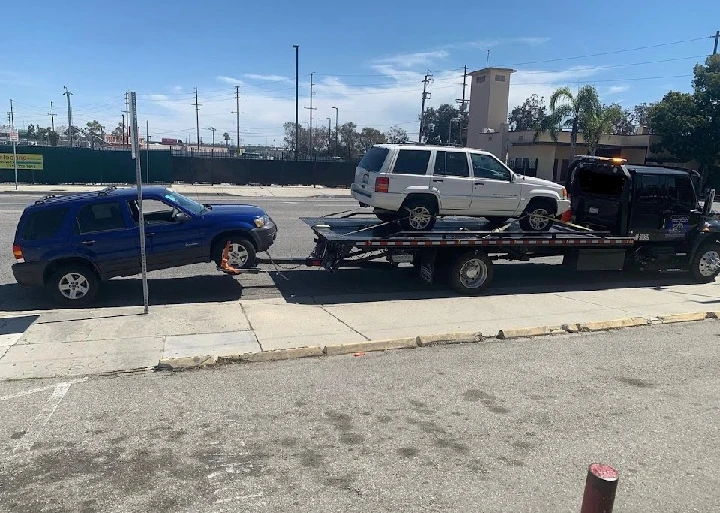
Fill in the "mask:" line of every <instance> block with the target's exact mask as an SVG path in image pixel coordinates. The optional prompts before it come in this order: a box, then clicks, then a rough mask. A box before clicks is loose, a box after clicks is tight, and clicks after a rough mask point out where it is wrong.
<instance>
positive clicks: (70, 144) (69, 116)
mask: <svg viewBox="0 0 720 513" xmlns="http://www.w3.org/2000/svg"><path fill="white" fill-rule="evenodd" d="M63 89H65V92H64V93H63V96H67V104H68V148H72V136H73V134H72V127H73V125H72V107H71V106H70V95H72V93H71V92H70V91H68V88H67V87H66V86H63Z"/></svg>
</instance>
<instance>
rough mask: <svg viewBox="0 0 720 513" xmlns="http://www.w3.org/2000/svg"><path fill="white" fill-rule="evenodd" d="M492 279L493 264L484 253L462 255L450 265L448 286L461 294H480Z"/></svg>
mask: <svg viewBox="0 0 720 513" xmlns="http://www.w3.org/2000/svg"><path fill="white" fill-rule="evenodd" d="M492 279H493V263H492V260H490V259H489V258H488V257H487V255H486V254H485V253H481V252H479V251H469V252H466V253H462V254H461V255H460V256H458V257H457V258H456V259H455V260H454V261H453V263H452V264H451V265H450V285H451V286H452V288H453V289H455V290H456V291H457V292H460V293H461V294H465V295H470V296H475V295H477V294H480V293H481V292H482V291H483V290H484V289H485V288H486V287H487V286H488V285H489V284H490V282H492Z"/></svg>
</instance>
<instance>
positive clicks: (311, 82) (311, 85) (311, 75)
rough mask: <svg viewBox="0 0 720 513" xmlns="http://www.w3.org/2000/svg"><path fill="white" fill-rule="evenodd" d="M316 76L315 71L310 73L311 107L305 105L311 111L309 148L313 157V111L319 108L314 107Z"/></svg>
mask: <svg viewBox="0 0 720 513" xmlns="http://www.w3.org/2000/svg"><path fill="white" fill-rule="evenodd" d="M314 76H315V72H312V73H310V107H305V108H306V109H308V110H309V111H310V131H309V132H308V133H309V135H310V147H309V148H308V150H309V151H308V153H309V154H310V156H311V157H312V154H313V142H312V139H313V133H312V129H313V126H312V114H313V111H314V110H317V107H315V108H313V95H314V94H315V93H314V92H313V87H314V86H315V84H314V83H313V77H314Z"/></svg>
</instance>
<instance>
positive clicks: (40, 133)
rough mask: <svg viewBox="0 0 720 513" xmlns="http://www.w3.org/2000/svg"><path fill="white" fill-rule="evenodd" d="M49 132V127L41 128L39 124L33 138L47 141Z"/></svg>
mask: <svg viewBox="0 0 720 513" xmlns="http://www.w3.org/2000/svg"><path fill="white" fill-rule="evenodd" d="M49 133H50V129H49V128H43V127H41V126H38V127H37V129H36V131H35V138H36V139H37V140H38V141H48V134H49Z"/></svg>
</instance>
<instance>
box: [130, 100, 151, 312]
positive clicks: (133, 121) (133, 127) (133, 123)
mask: <svg viewBox="0 0 720 513" xmlns="http://www.w3.org/2000/svg"><path fill="white" fill-rule="evenodd" d="M129 115H130V132H131V134H132V156H133V158H134V159H135V182H136V184H137V195H138V228H139V232H140V263H141V266H142V288H143V313H145V314H147V313H148V283H147V259H146V254H145V216H144V215H143V202H142V168H141V166H140V148H139V137H138V133H137V103H136V97H135V93H134V92H131V93H130V113H129Z"/></svg>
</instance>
